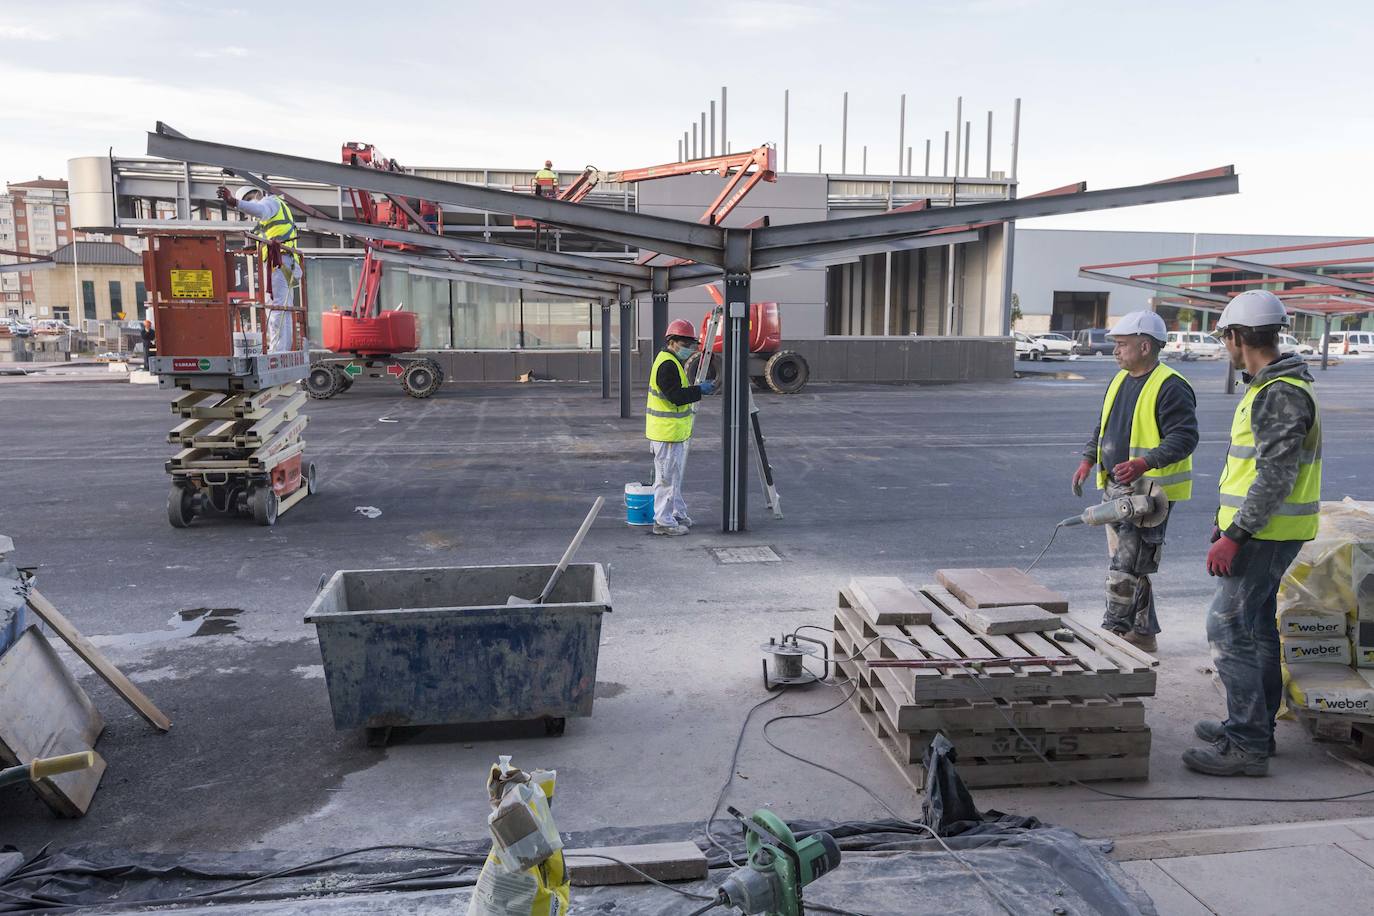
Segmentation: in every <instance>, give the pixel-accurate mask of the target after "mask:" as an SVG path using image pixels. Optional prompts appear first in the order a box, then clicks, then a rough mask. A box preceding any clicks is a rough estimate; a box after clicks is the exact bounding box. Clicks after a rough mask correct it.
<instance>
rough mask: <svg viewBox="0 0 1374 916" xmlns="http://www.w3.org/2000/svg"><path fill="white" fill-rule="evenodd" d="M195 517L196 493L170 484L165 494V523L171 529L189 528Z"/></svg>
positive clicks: (190, 489) (178, 485)
mask: <svg viewBox="0 0 1374 916" xmlns="http://www.w3.org/2000/svg"><path fill="white" fill-rule="evenodd" d="M195 517H196V491H195V490H193V489H192V488H190V487H183V486H181V485H180V484H172V492H171V493H168V494H167V521H169V522H171V523H172V527H173V528H189V527H191V520H192V519H194V518H195Z"/></svg>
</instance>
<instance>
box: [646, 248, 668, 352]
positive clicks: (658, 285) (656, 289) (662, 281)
mask: <svg viewBox="0 0 1374 916" xmlns="http://www.w3.org/2000/svg"><path fill="white" fill-rule="evenodd" d="M650 269H651V270H652V271H653V277H652V284H653V296H654V319H653V331H652V333H653V337H651V338H650V339H649V351H650V352H651V353H652V352H654V351H655V350H657V348H658V347H660V346H662V345H663V338H664V336H665V335H666V334H667V333H668V268H667V267H653V268H650Z"/></svg>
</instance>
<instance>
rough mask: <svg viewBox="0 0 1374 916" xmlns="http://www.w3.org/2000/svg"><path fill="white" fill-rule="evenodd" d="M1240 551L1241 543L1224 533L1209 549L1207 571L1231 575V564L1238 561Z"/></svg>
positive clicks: (1214, 574) (1215, 574)
mask: <svg viewBox="0 0 1374 916" xmlns="http://www.w3.org/2000/svg"><path fill="white" fill-rule="evenodd" d="M1238 553H1240V545H1239V544H1237V543H1236V542H1235V541H1233V540H1231V539H1230V538H1228V537H1227V536H1226V535H1224V534H1223V535H1222V536H1221V537H1219V538H1217V540H1216V543H1214V544H1213V545H1212V549H1211V550H1209V551H1207V572H1208V573H1209V574H1210V575H1213V576H1229V575H1231V566H1232V564H1234V563H1235V562H1236V554H1238Z"/></svg>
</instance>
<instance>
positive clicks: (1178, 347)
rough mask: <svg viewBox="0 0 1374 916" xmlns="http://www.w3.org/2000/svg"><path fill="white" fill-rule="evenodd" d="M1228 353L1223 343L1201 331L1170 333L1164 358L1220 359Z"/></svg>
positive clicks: (1165, 345) (1165, 346)
mask: <svg viewBox="0 0 1374 916" xmlns="http://www.w3.org/2000/svg"><path fill="white" fill-rule="evenodd" d="M1225 352H1226V347H1225V346H1224V345H1223V344H1222V342H1221V341H1219V340H1217V339H1216V338H1215V337H1213V336H1212V335H1211V334H1204V333H1202V332H1201V331H1170V332H1169V340H1168V342H1166V343H1165V344H1164V358H1165V359H1173V358H1182V359H1220V358H1221V356H1222V354H1224V353H1225Z"/></svg>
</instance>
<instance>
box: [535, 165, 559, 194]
mask: <svg viewBox="0 0 1374 916" xmlns="http://www.w3.org/2000/svg"><path fill="white" fill-rule="evenodd" d="M534 193H535V194H538V195H539V196H540V197H554V196H556V195H557V194H558V173H557V172H555V171H554V170H553V160H552V159H545V160H544V167H543V168H542V169H540V170H539V171H537V172H535V173H534Z"/></svg>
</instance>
